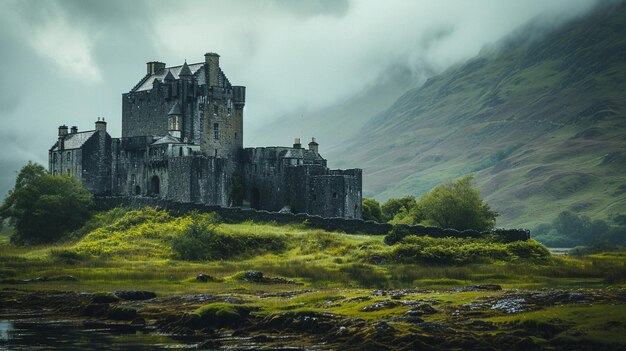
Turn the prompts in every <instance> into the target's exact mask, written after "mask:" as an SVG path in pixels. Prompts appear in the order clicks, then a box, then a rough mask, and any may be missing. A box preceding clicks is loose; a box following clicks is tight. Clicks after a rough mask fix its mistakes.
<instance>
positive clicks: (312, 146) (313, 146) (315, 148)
mask: <svg viewBox="0 0 626 351" xmlns="http://www.w3.org/2000/svg"><path fill="white" fill-rule="evenodd" d="M319 145H320V144H318V143H316V142H315V138H314V137H313V138H311V142H310V143H309V150H311V151H315V153H316V154H317V153H318V149H319Z"/></svg>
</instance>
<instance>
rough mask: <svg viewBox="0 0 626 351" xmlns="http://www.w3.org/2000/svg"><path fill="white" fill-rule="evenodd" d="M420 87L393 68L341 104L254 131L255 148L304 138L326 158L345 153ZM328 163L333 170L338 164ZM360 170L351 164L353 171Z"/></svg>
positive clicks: (401, 70)
mask: <svg viewBox="0 0 626 351" xmlns="http://www.w3.org/2000/svg"><path fill="white" fill-rule="evenodd" d="M419 83H420V82H418V81H415V78H413V77H412V74H411V72H410V70H409V69H408V68H404V67H400V66H393V67H391V68H389V69H388V70H387V71H386V72H385V74H384V75H383V76H382V77H380V79H378V80H377V81H376V82H374V84H372V85H371V86H370V87H368V88H366V89H364V90H363V91H361V92H360V93H358V94H357V95H355V96H352V97H350V98H348V99H346V100H345V101H343V102H341V103H339V104H335V105H332V106H329V107H326V108H321V109H317V110H312V111H303V112H302V113H301V114H300V115H295V116H283V117H280V118H278V119H277V120H276V121H274V122H272V123H268V124H267V125H264V126H263V127H261V128H259V129H257V130H255V131H253V132H252V133H251V134H252V137H251V140H253V142H252V145H254V146H258V145H290V144H291V143H292V142H293V138H295V137H302V138H303V140H302V143H303V145H305V147H306V144H307V143H308V142H309V141H310V139H308V138H309V137H311V136H313V137H315V138H316V140H317V142H319V143H320V152H321V153H322V154H323V155H324V156H326V154H327V153H328V152H329V151H328V150H329V149H332V148H337V149H338V150H341V148H342V147H341V146H339V145H341V144H342V143H343V142H345V140H347V139H349V138H350V137H352V136H354V135H355V134H356V133H358V132H359V131H360V130H361V128H362V127H363V126H364V125H365V123H367V122H368V121H369V120H370V119H372V118H373V117H374V116H375V115H377V114H378V113H380V112H382V111H383V110H385V109H386V108H388V107H389V106H391V104H393V103H394V102H395V101H396V100H397V99H398V98H399V97H400V96H402V95H403V94H404V93H406V92H407V91H408V90H409V89H411V88H415V87H416V86H418V85H419ZM328 161H329V163H330V164H331V166H332V163H333V161H334V160H333V159H329V160H328ZM356 166H357V165H356V164H355V163H351V162H350V165H349V167H353V168H354V167H356Z"/></svg>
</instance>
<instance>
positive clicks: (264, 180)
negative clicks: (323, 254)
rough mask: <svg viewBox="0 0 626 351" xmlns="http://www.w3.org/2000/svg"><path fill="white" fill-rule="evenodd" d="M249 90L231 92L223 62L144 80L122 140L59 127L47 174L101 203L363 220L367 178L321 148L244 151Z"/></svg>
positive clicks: (158, 66)
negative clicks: (335, 162) (130, 201)
mask: <svg viewBox="0 0 626 351" xmlns="http://www.w3.org/2000/svg"><path fill="white" fill-rule="evenodd" d="M245 100H246V88H245V87H244V86H234V85H231V83H230V81H229V80H228V78H227V77H226V75H225V74H224V72H222V70H221V69H220V66H219V55H218V54H215V53H207V54H206V55H205V60H204V62H201V63H195V64H187V62H185V63H184V64H183V65H182V66H174V67H166V66H165V63H162V62H148V63H147V73H146V75H145V76H144V77H143V78H142V79H141V80H140V81H139V82H138V83H137V84H136V85H135V86H134V87H133V88H132V89H131V90H130V92H128V93H125V94H122V137H121V138H112V137H111V136H110V135H109V134H108V133H107V128H106V126H107V124H106V121H105V120H104V118H102V119H100V118H98V120H97V121H96V122H95V130H90V131H82V132H79V131H78V128H77V127H75V126H74V127H72V128H71V129H69V131H68V127H67V126H65V125H62V126H60V127H59V134H58V140H57V142H56V143H55V144H54V145H53V146H52V148H51V149H50V151H49V171H50V173H52V174H64V175H71V176H73V177H76V178H77V179H79V180H80V181H81V182H82V183H83V184H84V185H85V187H87V188H88V189H90V190H91V191H92V192H93V193H94V194H96V195H114V196H152V197H159V198H164V199H168V200H175V201H180V202H197V203H204V204H207V205H216V206H222V207H233V206H243V207H251V208H254V209H258V210H268V211H283V212H284V211H290V212H293V213H308V214H310V215H319V216H322V217H343V218H361V197H362V172H361V170H360V169H349V170H331V169H329V168H328V167H327V164H326V160H325V159H324V158H322V156H320V154H319V145H318V143H316V142H315V139H314V138H313V139H312V141H311V142H310V143H309V144H308V148H303V147H302V145H301V144H300V139H296V141H295V143H294V144H293V146H292V147H256V148H244V147H243V110H244V105H245Z"/></svg>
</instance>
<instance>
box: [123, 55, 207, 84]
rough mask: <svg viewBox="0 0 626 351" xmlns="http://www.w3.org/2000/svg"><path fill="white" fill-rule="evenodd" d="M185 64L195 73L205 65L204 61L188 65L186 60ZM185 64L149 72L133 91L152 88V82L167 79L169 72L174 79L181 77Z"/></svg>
mask: <svg viewBox="0 0 626 351" xmlns="http://www.w3.org/2000/svg"><path fill="white" fill-rule="evenodd" d="M185 65H186V66H187V68H188V69H189V71H190V73H191V74H194V75H195V74H196V72H198V70H199V69H200V68H202V67H203V66H204V62H200V63H193V64H191V65H187V63H186V62H185ZM183 66H184V65H181V66H174V67H167V68H165V69H162V70H160V71H158V72H156V73H154V74H148V75H146V76H145V77H143V79H142V80H141V81H139V83H138V84H137V85H136V86H135V88H134V89H133V90H132V91H142V90H150V89H152V82H153V81H154V80H155V79H156V80H158V81H159V82H162V81H163V79H165V76H166V75H168V74H169V73H171V75H172V77H173V78H174V79H179V77H180V72H181V70H182V69H183ZM183 73H184V72H183ZM169 79H171V78H169Z"/></svg>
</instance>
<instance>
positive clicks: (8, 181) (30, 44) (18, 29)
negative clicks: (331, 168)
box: [0, 0, 597, 194]
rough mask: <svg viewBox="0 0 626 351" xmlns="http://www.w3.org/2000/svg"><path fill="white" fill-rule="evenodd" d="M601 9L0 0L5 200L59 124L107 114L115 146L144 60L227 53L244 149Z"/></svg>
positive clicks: (481, 1)
mask: <svg viewBox="0 0 626 351" xmlns="http://www.w3.org/2000/svg"><path fill="white" fill-rule="evenodd" d="M596 3H597V1H594V0H551V1H545V0H524V1H516V2H513V1H502V0H475V1H460V0H459V1H452V0H448V1H441V0H439V1H434V0H433V1H409V0H406V1H402V0H397V1H390V0H386V1H373V0H372V1H368V0H359V1H348V0H343V1H341V0H318V1H306V2H305V1H290V0H273V1H271V0H266V1H253V0H250V1H127V0H122V1H112V0H108V1H96V0H94V1H85V0H76V1H54V0H50V1H24V0H19V1H18V0H0V5H1V6H2V9H3V10H2V12H0V45H1V49H0V62H1V63H2V64H1V65H0V75H1V77H2V79H1V80H0V121H1V122H2V128H0V143H1V145H2V146H3V151H4V152H3V153H2V155H1V156H0V166H1V167H0V194H4V193H6V191H7V190H8V189H9V188H10V187H12V185H13V179H14V176H15V172H16V171H17V170H19V168H20V167H21V166H22V165H23V164H24V163H26V162H27V161H28V160H32V161H35V162H39V163H42V164H44V165H47V155H48V154H47V150H48V149H49V148H50V147H51V146H52V144H53V143H54V141H55V139H56V133H57V127H58V126H59V125H61V124H67V125H77V126H78V127H79V130H86V129H93V122H94V121H95V120H96V119H97V117H105V118H106V120H107V121H108V122H109V123H108V128H109V133H110V134H111V135H112V136H113V137H118V136H119V135H120V134H121V130H120V129H121V94H122V93H123V92H127V91H129V90H130V89H131V88H132V87H133V86H134V85H135V84H136V83H137V82H138V81H139V80H140V79H141V78H142V77H143V75H144V74H145V63H146V62H147V61H153V60H158V61H162V62H165V63H167V65H168V66H169V65H180V64H182V63H183V62H184V61H185V60H187V62H189V63H192V62H200V61H202V60H203V59H204V57H203V54H204V53H205V52H208V51H212V52H217V53H219V54H220V55H221V59H220V63H221V66H222V69H223V70H224V72H225V73H226V75H227V76H228V77H229V79H230V81H231V82H232V83H233V84H235V85H245V86H247V104H246V110H245V144H246V145H249V146H256V145H258V144H257V143H255V133H256V135H257V136H258V135H259V133H261V132H260V130H261V129H262V126H264V125H266V124H268V123H271V122H272V121H275V120H276V119H278V118H285V116H290V115H297V114H299V113H300V111H303V110H311V109H319V108H324V107H328V106H332V105H333V104H335V103H337V102H338V101H343V100H345V99H347V98H349V97H351V96H355V95H357V94H359V93H360V92H361V91H363V90H364V89H366V88H368V87H370V86H372V85H373V84H375V83H376V80H377V79H380V77H381V74H383V73H384V72H386V71H387V70H389V69H390V67H398V66H402V67H406V68H408V69H407V70H406V72H409V73H407V74H411V75H412V76H413V77H414V78H415V79H416V80H419V79H424V78H425V77H428V76H431V75H433V74H437V73H438V72H441V71H442V70H444V69H445V68H447V67H449V66H450V65H452V64H454V63H457V62H460V61H463V60H465V59H467V58H470V57H472V56H474V55H476V54H477V53H478V52H479V51H480V49H481V48H482V47H483V46H485V45H486V44H489V43H493V42H495V41H497V40H498V39H500V38H501V37H503V36H505V35H507V34H508V33H510V32H511V31H513V30H515V29H516V28H518V27H520V26H522V25H523V24H524V23H526V22H527V21H529V20H531V19H534V20H540V21H543V22H545V23H546V24H548V25H547V26H546V27H547V28H549V27H550V26H555V27H556V26H558V25H559V24H560V23H562V22H564V21H566V20H567V19H570V18H573V17H575V16H580V15H582V14H584V13H586V12H587V11H589V10H590V9H591V8H592V7H593V6H595V5H596ZM337 133H341V130H338V131H337ZM290 137H291V136H286V139H289V138H290Z"/></svg>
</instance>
